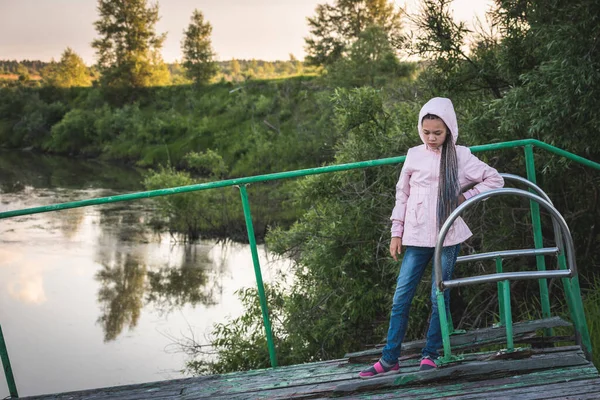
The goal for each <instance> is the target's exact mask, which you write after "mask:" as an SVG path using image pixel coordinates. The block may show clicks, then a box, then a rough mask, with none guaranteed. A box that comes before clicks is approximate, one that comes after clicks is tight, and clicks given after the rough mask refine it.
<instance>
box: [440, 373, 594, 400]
mask: <svg viewBox="0 0 600 400" xmlns="http://www.w3.org/2000/svg"><path fill="white" fill-rule="evenodd" d="M498 389H499V390H497V391H496V394H495V395H494V394H493V393H472V394H460V395H457V396H452V397H448V400H458V399H460V400H478V399H488V398H490V397H492V398H504V399H516V398H518V399H519V400H537V399H544V400H546V399H564V398H566V397H568V396H574V395H577V397H576V398H580V397H579V395H584V394H595V396H596V397H594V398H596V399H598V398H599V396H598V392H600V378H596V379H587V380H576V381H565V382H557V383H551V382H548V383H544V382H538V384H537V385H535V386H531V387H524V388H516V389H508V390H507V389H504V388H498Z"/></svg>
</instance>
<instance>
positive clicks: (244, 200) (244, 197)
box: [239, 185, 277, 368]
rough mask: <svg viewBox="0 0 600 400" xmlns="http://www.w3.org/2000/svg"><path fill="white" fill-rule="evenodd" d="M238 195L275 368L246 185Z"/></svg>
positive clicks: (275, 360) (270, 330)
mask: <svg viewBox="0 0 600 400" xmlns="http://www.w3.org/2000/svg"><path fill="white" fill-rule="evenodd" d="M239 188H240V195H241V196H242V207H243V208H244V218H245V219H246V228H247V230H248V241H249V242H250V250H251V252H252V262H253V263H254V274H255V275H256V286H257V288H258V297H259V299H260V308H261V310H262V316H263V322H264V325H265V333H266V335H267V346H268V347H269V358H270V359H271V366H272V367H273V368H275V367H277V355H276V354H275V344H274V343H273V331H272V329H271V322H270V321H269V309H268V307H267V296H266V295H265V287H264V285H263V280H262V273H261V270H260V261H259V259H258V250H257V249H256V238H255V237H254V225H253V224H252V214H251V213H250V202H249V201H248V192H247V191H246V185H240V186H239Z"/></svg>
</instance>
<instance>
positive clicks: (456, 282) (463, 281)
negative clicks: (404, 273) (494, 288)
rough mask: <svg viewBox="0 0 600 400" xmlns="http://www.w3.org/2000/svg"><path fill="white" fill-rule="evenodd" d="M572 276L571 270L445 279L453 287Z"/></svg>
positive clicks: (504, 273)
mask: <svg viewBox="0 0 600 400" xmlns="http://www.w3.org/2000/svg"><path fill="white" fill-rule="evenodd" d="M572 276H573V274H572V272H571V271H569V270H556V271H519V272H501V273H496V274H489V275H477V276H471V277H469V278H456V279H452V280H451V281H444V288H447V289H451V288H455V287H459V286H467V285H476V284H479V283H493V282H501V281H506V280H509V281H517V280H524V279H541V278H570V277H572Z"/></svg>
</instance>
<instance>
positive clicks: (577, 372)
mask: <svg viewBox="0 0 600 400" xmlns="http://www.w3.org/2000/svg"><path fill="white" fill-rule="evenodd" d="M590 377H592V378H597V377H598V374H597V371H596V369H595V368H570V369H565V370H564V375H563V376H562V377H561V382H567V381H572V380H582V379H589V378H590ZM553 381H557V375H556V373H555V371H543V372H542V373H537V374H536V373H533V374H527V375H523V376H517V377H505V378H499V379H496V380H495V381H493V384H492V386H491V387H487V386H486V385H488V383H489V382H488V381H477V382H464V383H443V384H437V385H426V386H417V387H402V388H394V389H391V390H390V389H387V390H384V391H377V392H368V393H344V394H343V395H342V396H341V397H343V398H352V399H370V400H382V399H390V398H403V399H439V398H447V396H453V395H460V394H462V393H469V392H471V393H480V392H496V391H498V388H505V389H508V388H521V387H524V386H526V385H539V384H540V382H553ZM322 397H330V394H329V393H327V392H321V393H318V392H314V391H313V392H308V391H305V392H302V393H296V394H291V393H289V392H286V391H280V390H274V391H268V392H255V393H251V394H250V393H244V394H239V395H234V396H229V397H227V396H219V397H213V398H215V399H223V400H225V399H231V400H242V399H248V398H252V399H271V400H284V399H291V398H294V399H297V398H298V399H302V398H322ZM336 397H337V396H336ZM488 398H489V397H488Z"/></svg>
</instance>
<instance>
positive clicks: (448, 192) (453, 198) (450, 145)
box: [421, 114, 460, 231]
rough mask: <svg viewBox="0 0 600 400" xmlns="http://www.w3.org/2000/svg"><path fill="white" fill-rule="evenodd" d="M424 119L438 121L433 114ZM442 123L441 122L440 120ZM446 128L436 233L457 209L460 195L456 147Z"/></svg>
mask: <svg viewBox="0 0 600 400" xmlns="http://www.w3.org/2000/svg"><path fill="white" fill-rule="evenodd" d="M426 119H439V120H442V119H441V118H440V117H438V116H437V115H434V114H427V115H425V116H424V117H423V120H422V121H421V122H423V121H424V120H426ZM442 122H443V120H442ZM444 125H445V126H446V132H447V135H446V140H444V143H443V146H442V154H441V159H440V178H439V185H438V203H437V228H438V231H439V230H440V229H441V227H442V225H443V224H444V222H445V221H446V219H447V218H448V216H449V215H450V214H451V213H452V211H454V209H455V208H456V207H458V196H459V194H460V183H459V180H458V157H457V156H456V146H455V145H454V140H453V139H452V132H450V129H449V128H448V126H447V125H446V123H445V122H444Z"/></svg>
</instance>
